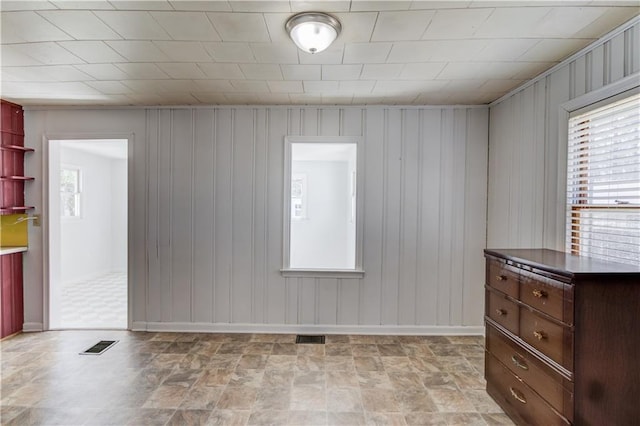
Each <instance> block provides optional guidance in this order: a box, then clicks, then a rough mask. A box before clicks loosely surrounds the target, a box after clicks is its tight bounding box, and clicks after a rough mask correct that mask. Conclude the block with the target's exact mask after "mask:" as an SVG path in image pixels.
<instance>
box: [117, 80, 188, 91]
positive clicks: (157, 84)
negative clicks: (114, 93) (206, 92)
mask: <svg viewBox="0 0 640 426" xmlns="http://www.w3.org/2000/svg"><path fill="white" fill-rule="evenodd" d="M122 84H124V85H125V86H127V87H129V88H131V90H133V91H134V92H152V93H154V92H156V93H177V92H193V91H196V90H198V87H197V86H196V84H195V83H194V81H192V80H153V79H147V80H123V81H122Z"/></svg>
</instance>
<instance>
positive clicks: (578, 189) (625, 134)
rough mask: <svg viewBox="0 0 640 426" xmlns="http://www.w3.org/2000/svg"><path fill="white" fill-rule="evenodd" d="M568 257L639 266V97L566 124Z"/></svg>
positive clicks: (571, 118)
mask: <svg viewBox="0 0 640 426" xmlns="http://www.w3.org/2000/svg"><path fill="white" fill-rule="evenodd" d="M567 157H568V162H567V226H566V228H567V239H566V241H567V251H570V252H571V253H574V254H580V255H584V256H590V257H596V258H600V259H605V260H611V261H616V262H623V263H631V264H640V94H637V95H633V96H630V97H627V98H624V99H622V100H618V101H614V102H611V103H610V104H608V105H605V106H602V107H598V108H595V109H592V110H590V111H588V112H585V113H578V114H576V115H575V116H572V117H570V119H569V135H568V156H567Z"/></svg>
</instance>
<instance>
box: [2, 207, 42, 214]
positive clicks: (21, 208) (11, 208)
mask: <svg viewBox="0 0 640 426" xmlns="http://www.w3.org/2000/svg"><path fill="white" fill-rule="evenodd" d="M33 209H35V207H33V206H12V207H0V213H8V212H16V211H17V212H20V211H25V210H33Z"/></svg>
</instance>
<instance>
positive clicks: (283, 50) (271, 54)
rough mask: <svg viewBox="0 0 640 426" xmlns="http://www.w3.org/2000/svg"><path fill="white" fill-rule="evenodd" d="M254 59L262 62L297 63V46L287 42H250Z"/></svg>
mask: <svg viewBox="0 0 640 426" xmlns="http://www.w3.org/2000/svg"><path fill="white" fill-rule="evenodd" d="M250 47H251V50H252V51H253V56H254V57H255V58H256V61H257V62H259V63H263V64H297V63H298V48H297V47H296V46H295V45H294V44H293V42H289V43H285V44H283V43H250Z"/></svg>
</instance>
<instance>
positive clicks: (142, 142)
mask: <svg viewBox="0 0 640 426" xmlns="http://www.w3.org/2000/svg"><path fill="white" fill-rule="evenodd" d="M105 117H106V123H105V121H104V120H105ZM25 121H26V134H27V137H26V139H27V144H28V145H29V146H33V147H35V148H36V149H38V150H40V151H41V150H42V148H43V147H42V146H41V140H42V137H43V135H44V134H51V133H55V134H56V135H57V136H59V135H60V133H64V134H73V133H83V136H87V135H86V134H87V133H91V134H94V133H95V134H98V136H99V133H100V132H106V131H107V130H106V128H107V127H108V128H109V129H110V132H112V133H113V132H115V131H118V132H124V133H134V134H135V137H134V139H135V140H134V144H133V145H134V147H133V148H132V151H133V152H132V155H131V160H130V161H131V164H130V176H131V184H132V188H133V193H132V194H130V203H131V206H132V208H131V210H130V211H131V213H130V214H131V217H130V223H131V224H132V227H131V229H132V236H131V239H132V241H130V246H131V247H130V250H132V252H131V253H132V254H131V257H130V261H131V262H132V263H131V267H130V272H131V275H130V277H131V280H132V281H131V286H133V318H132V319H133V322H134V326H135V327H136V328H149V329H173V330H177V329H181V330H220V329H236V330H241V329H242V330H274V331H277V330H294V329H296V330H300V329H305V328H310V329H312V328H314V327H315V329H318V330H326V331H338V330H344V331H358V330H359V331H363V332H376V331H379V332H388V331H390V330H391V331H394V330H395V331H396V332H456V331H460V332H462V331H465V330H466V331H479V330H481V328H480V327H479V326H481V325H482V312H483V297H482V294H483V291H482V284H481V283H482V277H483V274H484V269H483V256H482V249H483V248H484V247H485V235H486V202H487V197H486V187H487V146H488V109H487V108H464V107H458V108H453V107H452V108H439V107H438V108H409V109H403V108H395V107H367V108H360V107H348V108H338V107H335V108H331V107H324V108H313V107H302V108H300V107H291V108H287V107H273V108H269V107H255V108H252V107H234V108H193V109H191V108H176V109H147V110H116V111H111V110H50V111H37V110H29V111H28V112H27V118H26V120H25ZM285 135H311V136H313V135H323V136H324V135H326V136H336V135H357V136H360V135H362V136H363V138H362V140H363V142H362V144H361V145H360V146H359V149H361V150H363V152H364V164H361V165H359V167H363V168H364V173H363V175H364V179H365V185H364V186H365V190H364V224H363V227H364V269H365V277H364V278H363V279H328V278H284V277H282V276H281V274H280V272H279V269H280V268H281V266H282V226H283V218H282V216H283V206H284V200H283V181H284V176H283V169H284V165H283V161H284V152H283V148H284V140H283V139H284V136H285ZM40 155H41V154H40ZM38 158H40V160H42V158H41V157H38V156H36V157H34V159H38ZM27 167H28V168H31V169H33V168H34V167H35V168H37V167H40V165H39V164H28V165H27ZM40 182H41V181H40ZM32 189H33V190H32V191H30V192H28V197H30V198H31V200H32V202H33V203H35V204H36V205H38V206H39V207H38V208H39V209H40V208H41V207H40V206H42V201H41V199H40V196H41V194H39V193H38V192H39V191H40V188H38V187H37V186H36V187H34V188H32ZM32 230H33V231H35V232H32V234H31V236H30V238H31V240H32V241H33V243H34V246H38V247H42V243H43V241H42V238H43V234H42V233H39V232H38V230H37V228H34V229H32ZM36 252H38V250H36V251H34V253H32V254H34V255H35V256H31V257H27V258H26V264H27V266H26V269H27V270H26V275H27V277H26V279H25V282H26V285H27V286H29V287H38V286H39V285H41V284H40V283H42V282H43V275H42V268H34V269H33V270H29V268H30V266H34V265H36V264H38V262H41V261H42V257H41V256H42V255H41V254H40V258H38V254H37V253H36ZM40 253H41V250H40ZM42 297H43V296H42V294H39V292H38V291H36V290H33V291H32V294H29V297H28V298H27V302H26V303H27V304H29V305H30V306H31V308H30V309H28V310H27V312H28V313H29V318H27V320H26V321H27V322H32V323H37V322H42V318H41V317H38V315H37V307H38V306H41V305H42V300H43V299H42ZM34 307H35V308H34ZM462 326H471V328H468V329H464V328H462Z"/></svg>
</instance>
